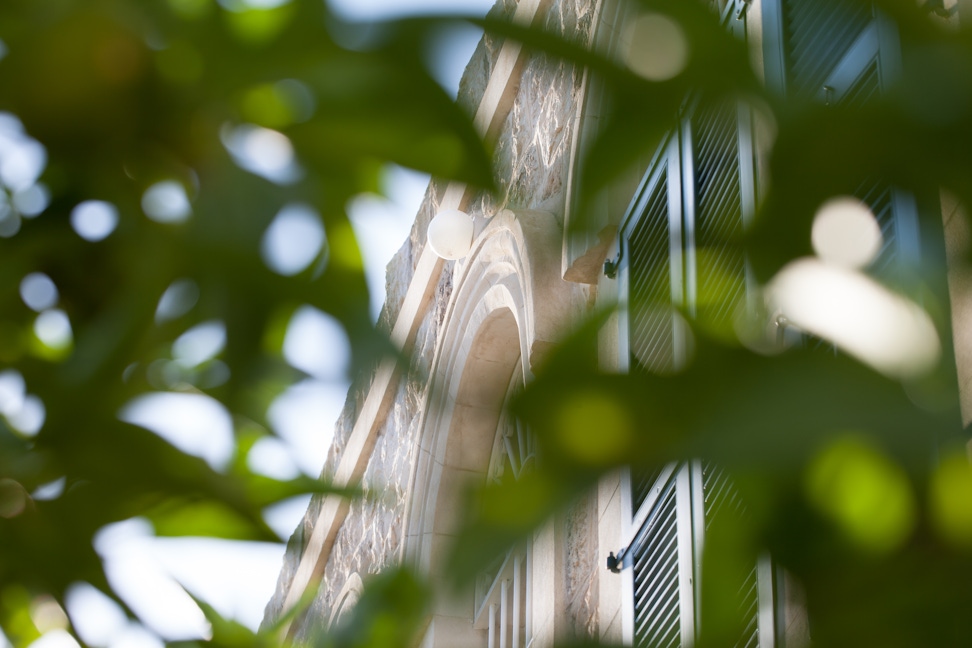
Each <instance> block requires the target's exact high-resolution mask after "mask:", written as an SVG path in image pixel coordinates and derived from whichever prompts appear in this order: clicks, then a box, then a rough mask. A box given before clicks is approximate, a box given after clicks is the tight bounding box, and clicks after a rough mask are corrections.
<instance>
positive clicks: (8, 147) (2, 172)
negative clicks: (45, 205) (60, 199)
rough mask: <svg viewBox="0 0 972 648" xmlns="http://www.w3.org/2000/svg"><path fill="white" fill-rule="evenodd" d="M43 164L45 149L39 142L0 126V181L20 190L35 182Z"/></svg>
mask: <svg viewBox="0 0 972 648" xmlns="http://www.w3.org/2000/svg"><path fill="white" fill-rule="evenodd" d="M18 123H19V120H18ZM45 166H47V151H46V150H45V149H44V147H43V146H42V145H41V143H40V142H38V141H37V140H35V139H32V138H30V137H28V136H27V135H24V134H23V133H17V132H14V131H13V130H8V129H4V128H0V182H2V183H3V184H4V185H5V186H7V187H8V188H9V189H12V190H13V191H22V190H24V189H27V188H29V187H31V186H32V185H33V184H35V183H36V182H37V179H38V178H39V177H40V175H41V173H43V172H44V167H45Z"/></svg>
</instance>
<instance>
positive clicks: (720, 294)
mask: <svg viewBox="0 0 972 648" xmlns="http://www.w3.org/2000/svg"><path fill="white" fill-rule="evenodd" d="M691 124H692V144H693V161H694V167H695V192H696V211H695V259H696V277H697V279H696V294H695V302H696V313H697V316H698V317H699V319H700V320H701V321H702V322H703V324H707V323H712V324H717V325H722V326H725V325H730V324H731V322H732V318H733V315H734V313H735V309H736V306H737V305H738V304H739V303H740V302H741V301H742V300H743V299H744V298H745V293H746V266H745V258H744V257H743V252H742V248H741V247H740V246H739V241H740V238H741V236H742V228H743V221H742V190H741V183H740V177H739V172H740V164H739V126H738V113H737V109H736V106H735V103H734V102H732V101H720V102H718V103H716V104H714V105H707V104H703V105H702V106H700V107H699V108H698V109H697V110H696V111H695V114H694V115H693V117H692V119H691Z"/></svg>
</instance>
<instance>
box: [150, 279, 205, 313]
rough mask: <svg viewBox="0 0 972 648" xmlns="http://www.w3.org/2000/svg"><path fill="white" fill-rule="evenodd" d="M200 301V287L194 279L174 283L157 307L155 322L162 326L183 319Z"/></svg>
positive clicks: (179, 280) (167, 289)
mask: <svg viewBox="0 0 972 648" xmlns="http://www.w3.org/2000/svg"><path fill="white" fill-rule="evenodd" d="M197 301H199V286H197V285H196V282H195V281H193V280H192V279H177V280H175V281H173V282H172V283H171V284H170V285H169V287H168V288H166V289H165V292H164V293H162V297H161V298H159V305H158V306H156V307H155V322H156V324H160V323H162V322H167V321H169V320H174V319H176V318H178V317H182V316H183V315H185V314H186V313H188V312H189V311H190V310H192V307H193V306H195V305H196V302H197Z"/></svg>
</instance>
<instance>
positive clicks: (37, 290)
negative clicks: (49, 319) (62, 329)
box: [20, 272, 58, 312]
mask: <svg viewBox="0 0 972 648" xmlns="http://www.w3.org/2000/svg"><path fill="white" fill-rule="evenodd" d="M20 298H21V299H23V300H24V303H25V304H27V306H28V308H30V309H31V310H35V311H37V312H40V311H43V310H46V309H48V308H51V307H52V306H54V305H55V304H57V300H58V293H57V286H55V285H54V282H53V281H52V280H51V278H50V277H48V276H47V275H46V274H44V273H43V272H31V273H30V274H29V275H27V276H26V277H24V278H23V279H22V280H21V281H20Z"/></svg>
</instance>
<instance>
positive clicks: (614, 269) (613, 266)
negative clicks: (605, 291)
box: [604, 259, 620, 279]
mask: <svg viewBox="0 0 972 648" xmlns="http://www.w3.org/2000/svg"><path fill="white" fill-rule="evenodd" d="M619 261H620V259H605V260H604V276H606V277H607V278H608V279H614V278H615V277H617V276H618V262H619Z"/></svg>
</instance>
